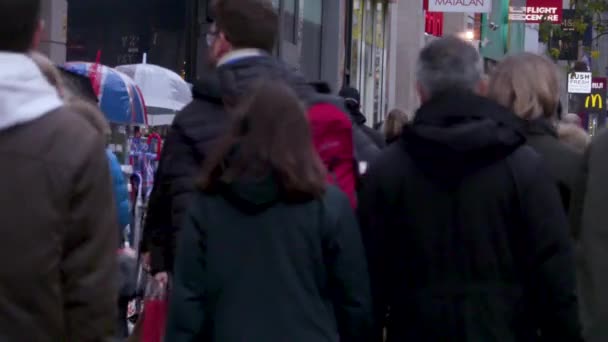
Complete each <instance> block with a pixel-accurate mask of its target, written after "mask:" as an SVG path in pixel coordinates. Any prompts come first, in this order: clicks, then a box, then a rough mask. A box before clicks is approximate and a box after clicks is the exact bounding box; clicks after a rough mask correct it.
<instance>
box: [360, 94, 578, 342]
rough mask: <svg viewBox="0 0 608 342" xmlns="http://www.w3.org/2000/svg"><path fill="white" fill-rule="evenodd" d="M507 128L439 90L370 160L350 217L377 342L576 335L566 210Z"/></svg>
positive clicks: (500, 117)
mask: <svg viewBox="0 0 608 342" xmlns="http://www.w3.org/2000/svg"><path fill="white" fill-rule="evenodd" d="M517 125H519V124H518V123H517V120H515V117H514V116H513V114H511V113H509V112H508V111H507V110H506V109H504V108H502V107H500V106H498V105H496V104H494V103H493V102H491V101H490V100H487V99H484V98H480V97H477V96H473V95H470V94H444V95H442V96H438V97H436V98H435V99H433V100H432V101H430V102H429V103H426V104H424V105H423V106H422V107H421V108H420V110H419V111H418V113H417V114H416V119H415V121H414V123H413V125H412V126H408V127H406V128H405V131H404V134H403V138H402V139H401V140H400V141H398V142H397V143H395V144H393V145H391V146H389V147H388V148H387V149H386V150H385V151H384V152H383V153H382V155H381V156H380V158H379V160H378V161H377V163H376V164H374V165H372V168H371V170H370V171H369V174H368V176H367V179H366V181H365V183H364V190H363V192H362V195H361V198H360V220H361V225H362V231H363V238H364V243H365V244H366V247H367V252H368V258H369V263H370V273H371V277H372V293H373V296H374V301H375V318H376V330H375V331H376V337H377V338H376V339H375V341H380V335H381V328H382V326H384V325H386V326H387V327H388V341H389V342H396V341H398V342H401V341H404V342H405V341H456V342H457V341H475V342H477V341H518V342H522V341H523V342H526V341H539V340H543V341H580V327H579V323H578V311H577V299H576V294H575V273H574V260H573V248H572V245H571V242H570V239H569V233H568V225H567V220H566V216H565V214H564V210H563V208H562V205H561V202H560V198H559V194H558V192H557V190H556V188H555V185H554V182H552V181H551V178H550V177H548V176H547V171H546V167H545V165H544V164H543V163H542V160H541V158H540V157H539V156H538V155H537V154H536V153H535V152H534V151H533V150H532V149H531V148H529V147H526V146H525V145H524V137H523V134H521V133H519V131H518V129H516V128H515V127H517ZM389 307H390V318H389V320H388V321H387V320H385V317H386V314H387V310H388V308H389ZM538 332H540V334H542V338H541V337H539V336H538Z"/></svg>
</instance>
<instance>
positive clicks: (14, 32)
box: [0, 0, 41, 53]
mask: <svg viewBox="0 0 608 342" xmlns="http://www.w3.org/2000/svg"><path fill="white" fill-rule="evenodd" d="M40 3H41V1H40V0H0V51H11V52H19V53H24V52H27V51H29V50H30V49H31V48H32V42H33V40H34V35H35V34H36V30H38V25H39V21H40V8H41V7H40Z"/></svg>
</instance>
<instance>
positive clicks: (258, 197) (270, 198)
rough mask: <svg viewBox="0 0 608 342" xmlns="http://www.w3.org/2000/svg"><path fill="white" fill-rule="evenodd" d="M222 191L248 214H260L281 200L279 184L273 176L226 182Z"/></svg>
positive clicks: (233, 203) (231, 201) (227, 198)
mask: <svg viewBox="0 0 608 342" xmlns="http://www.w3.org/2000/svg"><path fill="white" fill-rule="evenodd" d="M221 193H222V195H223V196H224V198H225V199H226V200H227V201H228V202H230V204H232V205H233V206H234V207H235V208H237V209H238V210H239V211H241V212H243V213H245V214H247V215H256V214H259V213H261V212H263V211H265V210H266V209H269V208H270V207H272V206H273V205H274V204H276V203H277V202H279V200H280V191H279V186H278V184H277V183H276V182H275V180H274V179H273V178H272V177H271V176H268V177H264V178H259V179H253V178H252V179H247V178H245V179H240V180H237V181H234V182H231V183H229V184H228V183H224V184H223V185H222V188H221Z"/></svg>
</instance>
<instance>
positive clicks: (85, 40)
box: [67, 0, 187, 75]
mask: <svg viewBox="0 0 608 342" xmlns="http://www.w3.org/2000/svg"><path fill="white" fill-rule="evenodd" d="M185 15H186V0H130V1H124V0H69V4H68V43H67V59H68V61H95V60H96V58H97V55H98V53H99V54H100V57H101V63H102V64H105V65H108V66H116V65H121V64H132V63H141V62H142V60H143V54H144V53H146V54H147V60H148V62H149V63H153V64H158V65H161V66H164V67H166V68H169V69H172V70H174V71H176V72H178V73H180V74H182V75H184V74H185V70H184V60H185V54H186V51H185V50H186V29H187V28H186V18H185Z"/></svg>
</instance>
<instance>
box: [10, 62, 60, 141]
mask: <svg viewBox="0 0 608 342" xmlns="http://www.w3.org/2000/svg"><path fill="white" fill-rule="evenodd" d="M62 105H63V102H62V101H61V99H60V98H59V95H58V94H57V91H56V90H55V88H53V86H51V85H50V84H49V83H48V82H47V81H46V79H45V78H44V76H43V75H42V72H40V69H39V68H38V66H37V65H36V64H35V63H34V61H32V59H31V58H29V57H28V56H27V55H25V54H18V53H9V52H0V131H1V130H5V129H7V128H10V127H14V126H17V125H20V124H24V123H27V122H30V121H34V120H36V119H38V118H40V117H42V116H44V115H46V114H48V113H49V112H51V111H53V110H55V109H57V108H59V107H61V106H62Z"/></svg>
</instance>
